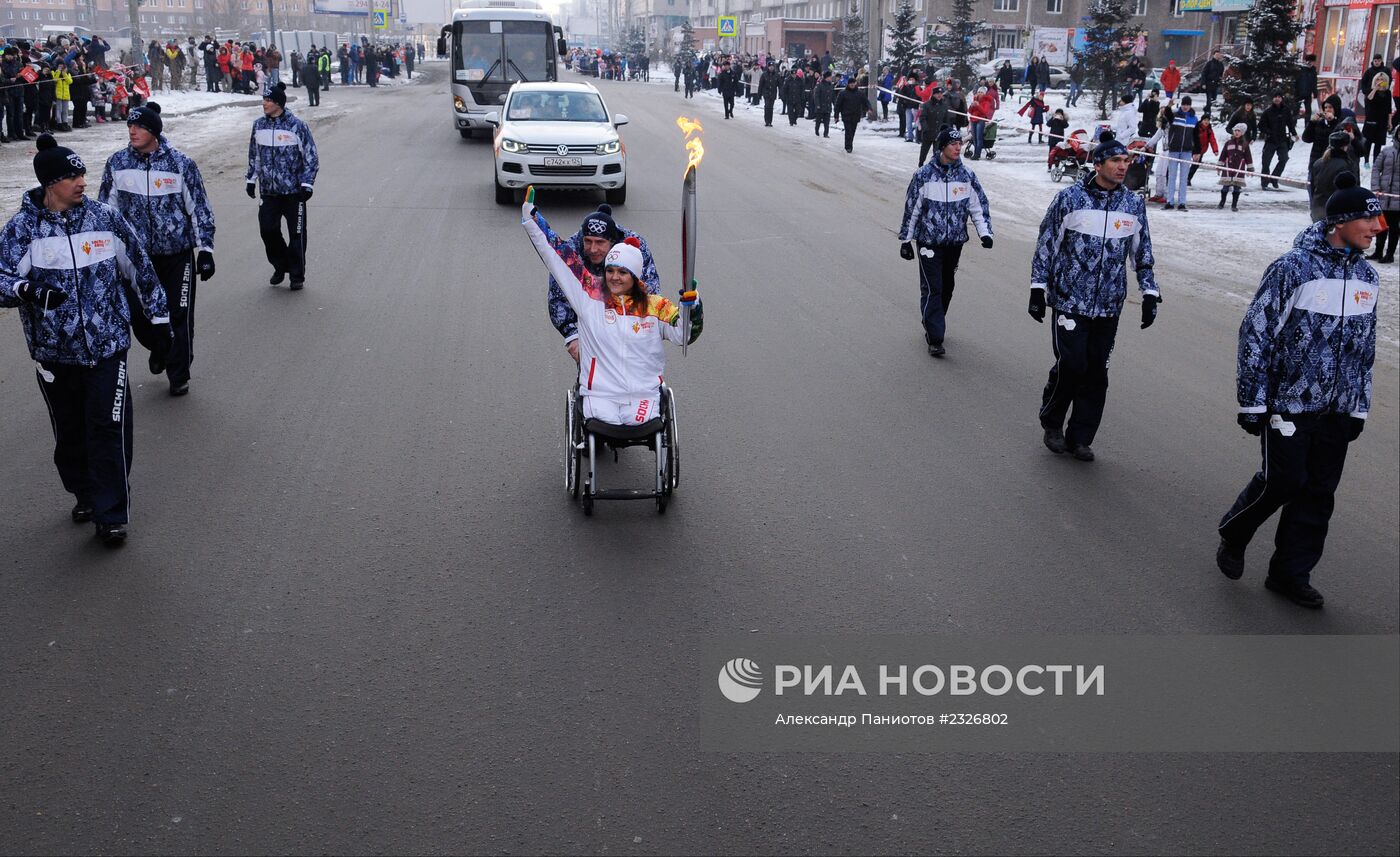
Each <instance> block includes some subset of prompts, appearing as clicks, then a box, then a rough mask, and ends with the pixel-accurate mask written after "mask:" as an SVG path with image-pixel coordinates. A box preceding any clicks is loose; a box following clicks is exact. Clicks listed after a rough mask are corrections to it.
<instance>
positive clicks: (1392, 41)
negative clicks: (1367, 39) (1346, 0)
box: [1371, 6, 1400, 59]
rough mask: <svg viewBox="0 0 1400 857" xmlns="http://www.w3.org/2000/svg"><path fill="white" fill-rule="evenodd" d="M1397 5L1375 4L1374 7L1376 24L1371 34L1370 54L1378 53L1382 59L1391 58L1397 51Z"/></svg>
mask: <svg viewBox="0 0 1400 857" xmlns="http://www.w3.org/2000/svg"><path fill="white" fill-rule="evenodd" d="M1396 12H1397V7H1395V6H1377V7H1376V8H1375V16H1376V25H1375V28H1374V32H1373V33H1372V35H1371V56H1375V55H1376V54H1380V55H1381V57H1382V58H1383V59H1393V58H1394V57H1395V54H1396V52H1397V48H1396V45H1397V41H1396V31H1397V24H1400V22H1397V21H1396V17H1397V15H1396Z"/></svg>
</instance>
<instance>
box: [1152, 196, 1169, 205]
mask: <svg viewBox="0 0 1400 857" xmlns="http://www.w3.org/2000/svg"><path fill="white" fill-rule="evenodd" d="M1147 201H1148V202H1150V203H1152V204H1153V205H1160V204H1162V203H1164V202H1166V201H1167V198H1166V197H1165V196H1149V197H1148V198H1147Z"/></svg>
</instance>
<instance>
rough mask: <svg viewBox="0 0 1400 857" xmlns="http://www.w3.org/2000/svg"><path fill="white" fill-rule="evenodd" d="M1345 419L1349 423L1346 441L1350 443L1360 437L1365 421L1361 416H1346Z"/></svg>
mask: <svg viewBox="0 0 1400 857" xmlns="http://www.w3.org/2000/svg"><path fill="white" fill-rule="evenodd" d="M1347 420H1348V421H1349V422H1350V423H1351V425H1350V426H1349V428H1350V431H1348V432H1347V442H1348V443H1350V442H1351V441H1353V440H1356V439H1357V438H1358V437H1361V430H1362V429H1364V428H1366V421H1365V420H1363V419H1362V418H1361V417H1347Z"/></svg>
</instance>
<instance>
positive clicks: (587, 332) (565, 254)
mask: <svg viewBox="0 0 1400 857" xmlns="http://www.w3.org/2000/svg"><path fill="white" fill-rule="evenodd" d="M531 209H532V206H531V204H530V203H528V202H527V203H525V206H524V210H523V217H522V218H521V220H520V224H521V225H522V226H524V227H525V232H526V234H527V235H529V236H530V242H531V243H532V244H534V245H535V251H536V252H538V253H539V254H540V259H542V260H543V261H544V264H545V267H547V268H548V269H549V273H550V276H552V277H554V279H555V281H556V282H558V283H559V287H560V288H561V289H562V290H563V292H564V298H565V299H566V300H567V301H568V302H569V305H570V306H571V307H573V309H574V313H575V314H576V315H578V331H579V337H578V342H579V375H578V383H579V389H580V391H581V392H582V393H583V413H584V416H585V417H586V418H588V419H597V420H602V421H603V422H606V423H612V424H614V425H639V424H641V423H644V422H647V421H648V420H652V419H655V418H657V417H659V416H660V415H661V408H660V405H661V402H660V398H659V397H660V387H661V382H662V380H663V378H664V376H665V373H666V355H665V352H664V350H663V346H662V340H663V339H669V340H671V341H672V342H674V343H676V344H677V345H685V344H687V342H688V336H689V331H687V330H684V329H682V326H681V311H680V307H678V306H676V304H674V303H672V302H671V301H669V300H667V299H666V298H663V297H661V296H660V295H648V301H647V304H646V305H645V306H642V307H637V306H635V305H633V304H632V302H631V301H629V300H628V299H626V298H618V297H615V296H613V295H612V294H611V293H609V292H608V290H607V287H606V286H605V285H604V284H603V283H602V282H600V281H597V280H595V278H594V277H593V276H592V275H591V274H589V273H588V271H587V269H585V268H584V266H583V260H582V259H580V258H579V256H578V253H577V251H575V250H574V248H573V245H571V244H570V243H569V242H568V241H567V240H565V239H563V238H560V237H559V236H558V235H556V234H555V233H554V230H552V229H550V228H549V223H547V222H546V221H545V219H544V217H543V216H542V215H541V214H540V213H539V212H538V211H534V212H532V210H531ZM532 214H533V216H532ZM697 303H698V301H697Z"/></svg>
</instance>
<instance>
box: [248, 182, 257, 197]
mask: <svg viewBox="0 0 1400 857" xmlns="http://www.w3.org/2000/svg"><path fill="white" fill-rule="evenodd" d="M248 198H249V199H257V198H258V186H257V185H256V184H254V183H253V182H248Z"/></svg>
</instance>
